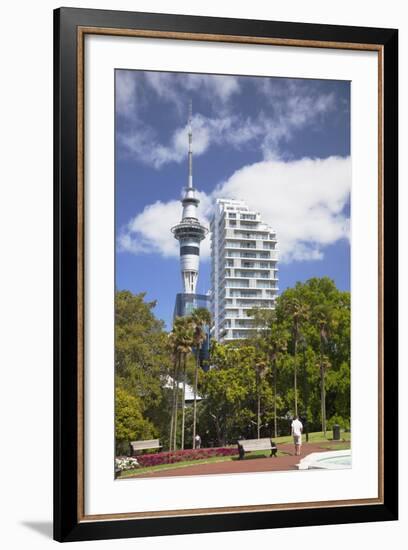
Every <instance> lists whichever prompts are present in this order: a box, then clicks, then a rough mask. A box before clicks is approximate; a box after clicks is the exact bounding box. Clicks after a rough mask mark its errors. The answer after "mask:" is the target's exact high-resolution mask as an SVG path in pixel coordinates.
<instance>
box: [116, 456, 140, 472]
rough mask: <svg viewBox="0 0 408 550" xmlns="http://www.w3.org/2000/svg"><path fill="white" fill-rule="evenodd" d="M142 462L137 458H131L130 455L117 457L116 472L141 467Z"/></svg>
mask: <svg viewBox="0 0 408 550" xmlns="http://www.w3.org/2000/svg"><path fill="white" fill-rule="evenodd" d="M139 466H140V464H139V462H138V460H137V459H136V458H131V457H128V456H123V457H117V458H116V459H115V470H116V472H123V471H125V470H135V469H136V468H139Z"/></svg>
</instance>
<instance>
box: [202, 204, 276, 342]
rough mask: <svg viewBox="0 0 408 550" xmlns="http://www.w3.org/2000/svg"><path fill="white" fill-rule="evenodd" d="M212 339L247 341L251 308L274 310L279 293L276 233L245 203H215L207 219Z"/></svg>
mask: <svg viewBox="0 0 408 550" xmlns="http://www.w3.org/2000/svg"><path fill="white" fill-rule="evenodd" d="M211 260H212V273H211V278H212V297H211V309H212V315H213V320H214V329H213V337H214V338H215V339H216V340H218V341H220V342H223V341H230V340H236V339H240V338H246V337H248V336H249V335H250V332H251V329H252V330H253V329H254V328H256V327H254V325H253V320H252V319H251V316H250V310H251V309H253V308H254V307H260V308H263V309H273V308H274V307H275V298H276V295H277V292H278V276H277V274H278V267H277V262H278V250H277V240H276V234H275V232H274V231H273V229H272V228H271V227H270V226H269V225H267V224H266V223H264V222H263V221H262V220H261V216H260V214H259V213H258V212H255V211H253V210H250V209H249V208H248V206H247V205H246V204H245V202H243V201H237V200H230V199H218V200H217V202H216V205H215V214H214V216H213V219H212V220H211Z"/></svg>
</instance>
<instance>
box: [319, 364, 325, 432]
mask: <svg viewBox="0 0 408 550" xmlns="http://www.w3.org/2000/svg"><path fill="white" fill-rule="evenodd" d="M320 384H321V386H320V399H321V402H322V432H323V436H324V437H326V388H325V371H324V366H323V364H322V363H320Z"/></svg>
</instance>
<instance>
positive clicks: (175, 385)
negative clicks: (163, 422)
mask: <svg viewBox="0 0 408 550" xmlns="http://www.w3.org/2000/svg"><path fill="white" fill-rule="evenodd" d="M178 361H179V359H178V357H176V358H175V359H174V370H173V389H172V403H171V420H170V436H169V451H171V450H172V449H173V433H174V416H175V408H176V391H177V389H176V388H177V370H178V369H177V364H178Z"/></svg>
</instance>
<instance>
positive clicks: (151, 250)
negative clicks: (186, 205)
mask: <svg viewBox="0 0 408 550" xmlns="http://www.w3.org/2000/svg"><path fill="white" fill-rule="evenodd" d="M198 197H199V198H200V205H199V208H198V214H199V218H200V221H201V223H203V224H204V226H206V227H207V228H209V225H210V224H209V220H208V217H207V213H208V212H210V198H209V197H208V196H207V195H206V194H205V193H198ZM180 217H181V203H180V201H175V200H172V201H169V202H161V201H157V202H155V203H153V204H149V205H148V206H146V207H145V208H144V210H143V211H142V212H141V213H140V214H138V215H137V216H135V217H134V218H132V219H131V220H130V221H129V223H128V224H127V225H126V226H125V227H124V228H123V229H122V231H121V232H120V233H119V236H118V248H119V252H131V253H133V254H160V255H161V256H162V257H164V258H175V257H178V256H179V245H178V242H177V241H176V239H175V238H174V236H173V234H172V233H171V231H170V229H171V228H172V227H173V226H174V225H176V224H177V223H178V222H179V221H180ZM209 256H210V239H209V237H207V238H206V239H205V240H204V241H203V242H202V243H201V249H200V257H201V258H202V259H207V258H209Z"/></svg>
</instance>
